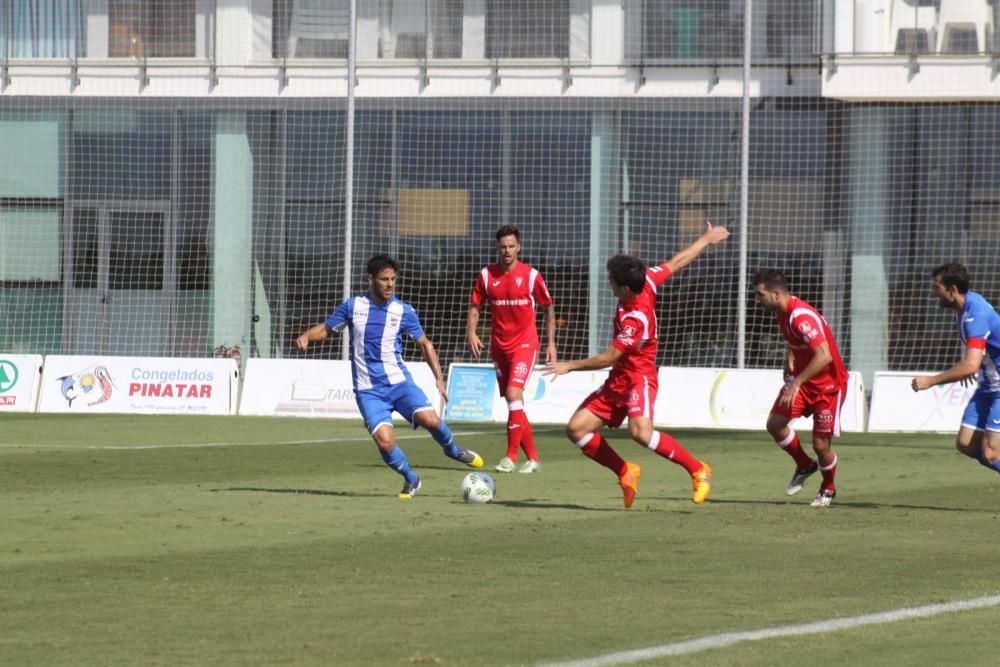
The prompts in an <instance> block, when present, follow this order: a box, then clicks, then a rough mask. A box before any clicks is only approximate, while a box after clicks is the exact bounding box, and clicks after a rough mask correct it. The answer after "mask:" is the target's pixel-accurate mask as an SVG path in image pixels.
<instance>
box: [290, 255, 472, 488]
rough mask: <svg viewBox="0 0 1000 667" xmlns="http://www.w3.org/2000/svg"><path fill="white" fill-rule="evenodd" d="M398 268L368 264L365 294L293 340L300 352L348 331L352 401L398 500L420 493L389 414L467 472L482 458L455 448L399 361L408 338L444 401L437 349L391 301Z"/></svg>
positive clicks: (410, 313) (408, 310)
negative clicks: (426, 434)
mask: <svg viewBox="0 0 1000 667" xmlns="http://www.w3.org/2000/svg"><path fill="white" fill-rule="evenodd" d="M398 271H399V266H398V264H397V263H396V261H395V260H393V259H392V258H391V257H389V256H388V255H375V256H374V257H372V258H371V259H370V260H368V292H367V293H365V294H362V295H360V296H355V297H351V298H349V299H347V300H346V301H344V302H343V303H341V304H340V305H339V306H337V309H336V310H335V311H333V312H332V313H331V314H330V316H329V317H327V318H326V321H325V322H320V323H319V324H316V325H313V326H312V327H310V328H309V329H308V330H307V331H306V332H305V333H303V334H302V335H301V336H299V337H298V338H297V339H296V340H295V344H296V346H297V347H298V348H299V349H300V350H302V351H305V350H306V349H307V348H308V347H309V344H310V343H311V342H314V341H321V340H324V339H326V337H327V336H329V335H330V333H331V332H334V331H335V332H337V333H340V332H342V331H343V330H344V329H345V328H347V327H350V329H349V330H348V333H349V335H350V348H351V377H352V379H353V381H354V397H355V400H356V401H357V403H358V409H359V410H361V416H362V417H364V420H365V426H366V427H367V428H368V432H369V433H370V434H371V436H372V439H373V440H375V444H376V445H377V446H378V450H379V454H381V455H382V460H383V461H385V464H386V465H387V466H389V467H390V468H392V469H393V470H395V471H396V472H398V473H399V474H400V475H402V476H403V480H404V481H403V490H402V491H400V492H399V497H400V498H412V497H413V496H414V495H415V494H416V493H417V491H419V490H420V477H419V475H417V473H416V472H414V471H413V468H412V467H411V466H410V462H409V460H408V459H407V458H406V454H405V453H404V452H403V449H402V448H401V447H399V446H398V445H397V444H396V432H395V430H394V428H393V426H392V412H393V410H395V411H396V412H398V413H399V414H401V415H403V417H404V418H405V419H406V420H407V421H409V422H410V423H412V424H413V427H414V428H416V427H417V426H423V427H424V428H425V429H427V430H428V431H430V434H431V436H433V438H434V439H435V440H436V441H437V442H438V444H439V445H441V448H442V449H443V450H444V454H445V455H446V456H448V457H450V458H453V459H455V460H456V461H460V462H462V463H464V464H466V465H467V466H469V467H470V468H482V467H483V459H482V457H480V456H479V455H478V454H476V453H475V452H473V451H470V450H468V449H462V448H461V447H459V446H457V445H456V444H455V438H454V437H453V436H452V433H451V429H449V428H448V425H447V424H446V423H444V421H442V420H441V418H440V417H438V415H437V412H435V410H434V406H432V405H431V403H430V401H428V400H427V396H425V395H424V392H423V391H421V389H420V387H418V386H417V383H416V382H414V381H413V376H411V375H410V371H409V369H407V368H406V365H405V364H404V363H403V356H402V355H403V344H402V338H403V334H404V333H405V334H407V335H408V336H410V338H412V339H413V340H414V341H415V342H416V344H417V345H418V346H420V351H421V352H422V353H423V355H424V360H425V361H426V362H427V364H428V365H429V366H430V367H431V371H432V372H433V373H434V379H435V380H436V381H437V388H438V391H440V392H441V395H442V396H443V397H444V398H445V400H448V394H447V392H446V391H445V384H444V376H443V375H442V374H441V365H440V363H439V362H438V355H437V351H436V350H435V349H434V345H433V344H432V343H431V341H430V339H428V338H427V336H426V335H425V334H424V330H423V327H421V326H420V319H419V318H418V317H417V313H416V311H415V310H413V306H411V305H410V304H408V303H405V302H403V301H400V300H399V299H397V298H396V297H395V295H394V292H395V289H396V274H397V272H398Z"/></svg>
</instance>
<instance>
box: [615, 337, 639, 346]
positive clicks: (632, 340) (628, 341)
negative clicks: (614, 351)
mask: <svg viewBox="0 0 1000 667" xmlns="http://www.w3.org/2000/svg"><path fill="white" fill-rule="evenodd" d="M618 342H620V343H621V344H622V345H628V346H629V347H631V346H632V345H633V344H634V343H635V338H632V337H631V336H619V337H618Z"/></svg>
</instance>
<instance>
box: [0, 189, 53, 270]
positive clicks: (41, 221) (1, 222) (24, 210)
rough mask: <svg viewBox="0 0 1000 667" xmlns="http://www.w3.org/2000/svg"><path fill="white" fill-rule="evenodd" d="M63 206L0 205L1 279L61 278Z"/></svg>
mask: <svg viewBox="0 0 1000 667" xmlns="http://www.w3.org/2000/svg"><path fill="white" fill-rule="evenodd" d="M61 218H62V207H61V206H44V207H35V206H31V207H22V206H9V205H2V204H0V281H58V280H60V278H61V273H62V270H61V268H62V267H61V262H62V258H61V247H62V244H61V242H60V238H61V237H60V234H59V230H60V227H61Z"/></svg>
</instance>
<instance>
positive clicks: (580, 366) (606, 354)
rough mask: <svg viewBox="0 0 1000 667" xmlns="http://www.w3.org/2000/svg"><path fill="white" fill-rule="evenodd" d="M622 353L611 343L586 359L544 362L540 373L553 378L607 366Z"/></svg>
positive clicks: (611, 364)
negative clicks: (571, 372) (543, 367)
mask: <svg viewBox="0 0 1000 667" xmlns="http://www.w3.org/2000/svg"><path fill="white" fill-rule="evenodd" d="M622 354H624V352H622V351H621V350H619V349H618V348H616V347H615V346H613V345H611V346H609V347H608V349H606V350H604V351H603V352H601V353H599V354H595V355H594V356H592V357H587V358H586V359H577V360H575V361H556V362H554V363H547V364H545V370H544V371H542V375H551V376H552V377H554V378H555V377H559V376H560V375H565V374H566V373H569V372H570V371H587V370H597V369H599V368H607V367H608V366H614V365H615V362H616V361H618V359H619V358H620V357H621V356H622Z"/></svg>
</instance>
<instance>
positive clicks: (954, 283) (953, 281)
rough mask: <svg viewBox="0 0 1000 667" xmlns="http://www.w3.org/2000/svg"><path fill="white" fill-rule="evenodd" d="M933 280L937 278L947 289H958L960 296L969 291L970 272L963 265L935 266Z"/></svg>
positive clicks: (932, 272) (932, 273) (932, 274)
mask: <svg viewBox="0 0 1000 667" xmlns="http://www.w3.org/2000/svg"><path fill="white" fill-rule="evenodd" d="M931 278H937V279H938V280H939V281H940V282H941V284H942V285H944V286H945V287H957V288H958V293H959V294H965V293H966V292H968V291H969V271H968V269H966V268H965V266H964V265H962V264H955V263H952V264H942V265H941V266H935V267H934V270H933V271H931Z"/></svg>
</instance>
